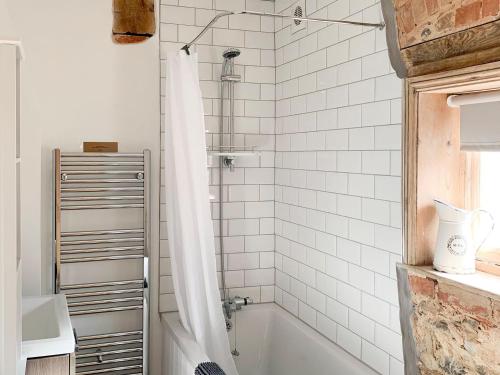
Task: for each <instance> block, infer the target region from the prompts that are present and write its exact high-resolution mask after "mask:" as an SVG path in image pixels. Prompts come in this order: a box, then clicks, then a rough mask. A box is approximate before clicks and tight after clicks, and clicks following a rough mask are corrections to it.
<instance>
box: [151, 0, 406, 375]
mask: <svg viewBox="0 0 500 375" xmlns="http://www.w3.org/2000/svg"><path fill="white" fill-rule="evenodd" d="M297 3H298V2H296V1H292V0H276V1H275V2H274V1H264V0H162V1H161V9H160V16H161V25H160V38H161V59H162V100H164V93H165V90H164V88H165V81H166V79H168V77H166V76H165V59H166V57H167V51H176V50H178V49H179V48H180V47H182V45H183V44H184V43H186V42H188V41H190V40H191V39H192V38H193V37H194V36H195V35H196V34H197V33H198V32H199V31H201V28H202V27H203V26H204V25H206V24H207V23H208V22H209V21H210V19H211V18H212V17H213V16H214V15H215V12H216V10H242V9H251V10H258V11H267V12H277V13H284V14H291V13H292V12H293V10H294V9H295V6H296V5H297ZM305 3H306V4H305V5H306V13H307V15H308V16H312V17H324V18H326V17H328V18H332V19H349V20H357V21H361V20H362V21H367V22H379V21H380V20H381V19H382V15H381V9H380V4H379V3H378V2H375V1H372V0H336V1H332V0H310V1H306V2H305ZM228 47H236V48H239V49H240V50H241V55H240V56H239V57H237V58H236V60H235V62H236V68H237V73H238V74H241V76H242V82H241V83H239V84H236V86H235V87H236V93H235V96H236V101H235V114H236V120H235V129H236V138H235V140H236V141H235V143H236V144H238V145H241V146H257V148H258V149H259V150H260V156H253V157H242V158H239V159H238V160H237V161H236V168H235V170H234V171H233V172H229V171H228V170H227V169H225V170H224V172H223V173H224V189H223V195H222V197H219V196H218V191H219V189H218V186H217V184H218V181H219V178H218V173H219V170H218V168H217V166H218V161H217V159H216V158H214V160H213V166H212V167H211V168H210V184H211V192H212V193H213V194H214V195H215V198H216V200H215V201H213V202H212V215H213V218H214V233H215V234H216V235H217V234H218V233H219V229H218V225H219V224H221V225H223V226H224V227H223V229H224V233H225V235H224V246H225V252H226V257H227V258H226V265H227V269H228V271H227V275H226V277H227V282H228V285H229V287H230V288H231V293H232V294H233V295H234V294H239V295H245V296H251V297H253V298H254V300H255V301H258V302H272V301H275V302H276V303H278V304H279V305H281V306H282V307H284V308H285V309H287V310H288V311H289V312H290V313H292V314H294V315H296V316H297V317H298V318H300V319H301V320H303V321H304V322H306V323H307V324H308V325H310V326H312V327H313V328H315V329H316V330H317V331H319V332H320V333H322V334H323V335H324V336H326V337H327V338H329V339H330V340H332V341H333V342H336V343H337V344H338V345H340V346H341V347H342V348H344V349H345V350H346V351H348V352H350V353H351V354H352V355H354V356H356V357H358V358H360V359H361V360H362V361H363V362H365V363H366V364H368V365H369V366H371V367H372V368H374V369H375V370H377V371H378V372H380V373H382V374H391V375H394V374H402V373H403V364H402V360H403V356H402V345H401V336H400V330H399V316H398V313H399V309H398V300H397V287H396V275H395V263H396V262H398V261H400V260H401V254H402V245H401V202H400V201H401V187H400V186H401V178H400V175H401V152H400V148H401V140H400V139H401V134H400V133H401V125H400V124H401V92H402V87H401V81H400V80H399V79H397V78H396V76H395V74H394V72H393V71H392V69H391V67H390V63H389V60H388V55H387V46H386V44H385V31H380V30H375V29H373V28H360V27H352V26H342V25H340V26H339V25H331V26H326V25H324V24H314V23H310V24H308V25H306V27H305V28H303V29H301V28H300V27H299V28H295V27H292V25H291V22H290V21H286V20H285V21H282V20H280V19H276V20H275V19H273V18H268V17H260V16H231V17H229V18H227V17H226V18H222V19H221V20H219V21H218V22H217V23H216V24H215V26H214V28H213V29H212V30H210V31H209V32H208V33H207V34H206V35H205V36H204V37H203V38H202V39H201V41H200V43H199V45H198V46H197V51H198V57H199V61H200V64H199V69H200V79H201V88H202V92H203V97H204V108H205V114H206V116H205V120H206V128H207V131H208V133H207V143H208V145H209V146H210V145H214V146H217V145H218V143H217V142H218V139H219V137H218V134H217V132H218V129H219V121H220V118H219V116H220V111H219V106H220V100H219V98H220V82H219V78H220V70H221V64H222V52H223V51H224V50H225V49H226V48H228ZM163 108H164V106H163ZM163 113H164V111H163ZM167 115H168V114H167ZM164 116H165V114H164ZM164 116H163V123H164ZM162 129H163V127H162ZM162 136H163V135H162ZM162 165H163V163H162ZM162 185H163V184H162ZM162 187H163V186H162ZM161 198H162V209H161V214H162V217H161V259H160V262H161V265H160V269H161V281H160V288H161V291H160V293H161V296H160V308H161V310H162V311H171V310H175V298H174V296H173V287H172V281H171V270H170V262H169V251H168V239H167V235H166V232H167V231H166V221H165V220H166V218H165V205H164V192H163V191H162V196H161ZM218 199H222V201H223V204H224V209H223V210H224V218H223V220H222V222H220V221H219V220H218V219H219V216H218V206H219V203H218ZM216 244H218V241H216Z"/></svg>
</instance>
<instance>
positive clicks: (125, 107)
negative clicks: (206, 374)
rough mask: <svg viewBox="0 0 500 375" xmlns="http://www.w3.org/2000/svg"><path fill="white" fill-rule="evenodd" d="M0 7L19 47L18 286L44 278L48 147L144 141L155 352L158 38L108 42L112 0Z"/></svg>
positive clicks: (17, 1) (40, 284)
mask: <svg viewBox="0 0 500 375" xmlns="http://www.w3.org/2000/svg"><path fill="white" fill-rule="evenodd" d="M3 4H4V6H5V8H6V9H7V11H8V13H9V14H10V20H11V24H12V26H13V28H14V30H12V29H7V28H4V27H5V26H4V25H5V23H3V22H2V23H0V38H3V35H4V34H8V36H10V37H17V38H20V39H21V40H22V41H23V44H24V48H25V52H26V59H25V61H24V64H23V68H22V87H21V92H22V98H21V99H22V104H21V105H22V112H21V114H22V119H21V120H22V159H23V170H22V186H23V190H22V220H23V222H22V239H23V243H22V246H23V267H24V269H23V275H24V280H23V288H24V293H25V294H40V293H47V292H49V291H50V288H51V284H52V279H51V273H50V270H51V261H52V258H51V251H52V203H51V196H52V195H51V194H52V164H51V163H52V155H51V152H52V149H53V148H56V147H59V148H61V149H62V150H63V151H64V150H65V151H79V150H80V146H81V143H82V141H85V140H107V141H108V140H110V141H118V142H119V148H120V151H137V150H142V149H144V148H149V149H151V150H152V168H151V170H152V171H154V172H155V173H154V174H153V175H152V184H151V185H152V197H153V202H152V217H153V222H152V225H153V233H152V235H153V238H152V244H153V245H154V246H153V248H152V254H151V256H152V259H153V262H152V267H153V269H152V275H151V276H152V277H151V280H153V281H152V285H151V286H152V291H151V296H152V306H151V309H152V311H153V315H152V318H153V319H152V330H151V331H152V336H153V338H152V339H153V343H155V345H151V346H150V347H151V349H152V350H153V351H154V350H156V351H158V350H161V348H160V345H158V342H159V341H158V339H159V336H158V334H157V333H159V331H160V330H159V329H155V325H156V324H159V322H158V319H157V318H158V314H156V313H155V312H156V311H157V309H158V305H157V295H158V292H157V283H155V282H154V280H158V276H157V269H158V262H157V261H155V260H157V259H158V222H159V211H158V197H159V149H160V141H159V139H158V133H159V131H160V118H159V113H160V105H159V90H160V88H159V52H158V51H159V46H158V38H157V37H156V36H155V37H154V38H151V39H149V40H148V41H146V42H144V43H141V44H136V45H116V44H114V43H113V42H112V39H111V29H112V1H102V0H86V1H83V2H82V1H76V0H69V1H62V0H47V1H28V0H4V1H3ZM0 9H1V8H0ZM5 14H7V13H4V14H0V19H1V18H2V16H5ZM13 34H14V35H13ZM158 363H159V362H158ZM156 371H158V369H156ZM153 373H155V371H153ZM156 373H158V372H156Z"/></svg>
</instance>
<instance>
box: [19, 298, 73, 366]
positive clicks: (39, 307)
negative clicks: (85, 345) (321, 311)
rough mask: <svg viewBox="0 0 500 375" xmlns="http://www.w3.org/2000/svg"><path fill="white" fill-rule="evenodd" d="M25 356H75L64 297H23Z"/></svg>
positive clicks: (71, 328)
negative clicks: (71, 354) (69, 354)
mask: <svg viewBox="0 0 500 375" xmlns="http://www.w3.org/2000/svg"><path fill="white" fill-rule="evenodd" d="M22 349H23V357H24V358H34V357H47V356H53V355H61V354H67V353H73V352H74V351H75V338H74V336H73V327H72V326H71V321H70V319H69V312H68V305H67V303H66V297H65V296H64V295H63V294H54V295H49V296H39V297H23V344H22Z"/></svg>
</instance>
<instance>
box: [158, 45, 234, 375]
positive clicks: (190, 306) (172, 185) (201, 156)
mask: <svg viewBox="0 0 500 375" xmlns="http://www.w3.org/2000/svg"><path fill="white" fill-rule="evenodd" d="M165 108H166V128H165V170H166V174H165V185H166V195H167V200H166V202H167V228H168V242H169V248H170V255H171V261H172V276H173V284H174V290H175V297H176V300H177V306H178V308H179V314H180V318H181V321H182V324H183V325H184V327H185V328H186V330H187V331H189V332H190V333H191V334H193V336H194V337H195V339H196V341H197V342H198V344H199V345H200V346H201V347H202V348H203V349H204V351H205V353H206V354H207V355H208V357H209V358H210V360H211V361H213V362H217V364H218V365H219V366H220V367H222V368H223V370H224V371H225V372H226V374H227V375H237V371H236V366H235V364H234V361H233V358H232V356H231V353H230V349H229V341H228V337H227V333H226V326H225V321H224V315H223V313H222V307H221V300H220V294H219V288H218V283H217V270H216V258H215V245H214V234H213V225H212V219H211V214H210V203H209V192H208V170H207V152H206V141H205V121H204V117H203V102H202V98H201V90H200V84H199V78H198V59H197V54H195V53H192V54H191V55H187V54H186V53H185V52H184V51H180V52H178V53H171V54H170V55H169V56H168V57H167V99H166V106H165ZM192 374H194V369H193V372H192Z"/></svg>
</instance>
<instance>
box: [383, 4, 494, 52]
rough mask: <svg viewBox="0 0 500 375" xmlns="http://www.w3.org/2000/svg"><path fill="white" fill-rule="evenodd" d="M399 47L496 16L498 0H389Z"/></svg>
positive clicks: (483, 21)
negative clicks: (393, 12)
mask: <svg viewBox="0 0 500 375" xmlns="http://www.w3.org/2000/svg"><path fill="white" fill-rule="evenodd" d="M393 2H394V7H395V8H396V22H397V27H398V39H399V44H400V48H406V47H409V46H412V45H415V44H418V43H421V42H423V41H427V40H432V39H436V38H439V37H442V36H444V35H448V34H451V33H454V32H457V31H460V30H464V29H467V28H469V27H473V26H478V25H482V24H485V23H487V22H491V21H494V20H496V19H498V18H499V12H500V2H499V0H393Z"/></svg>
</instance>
